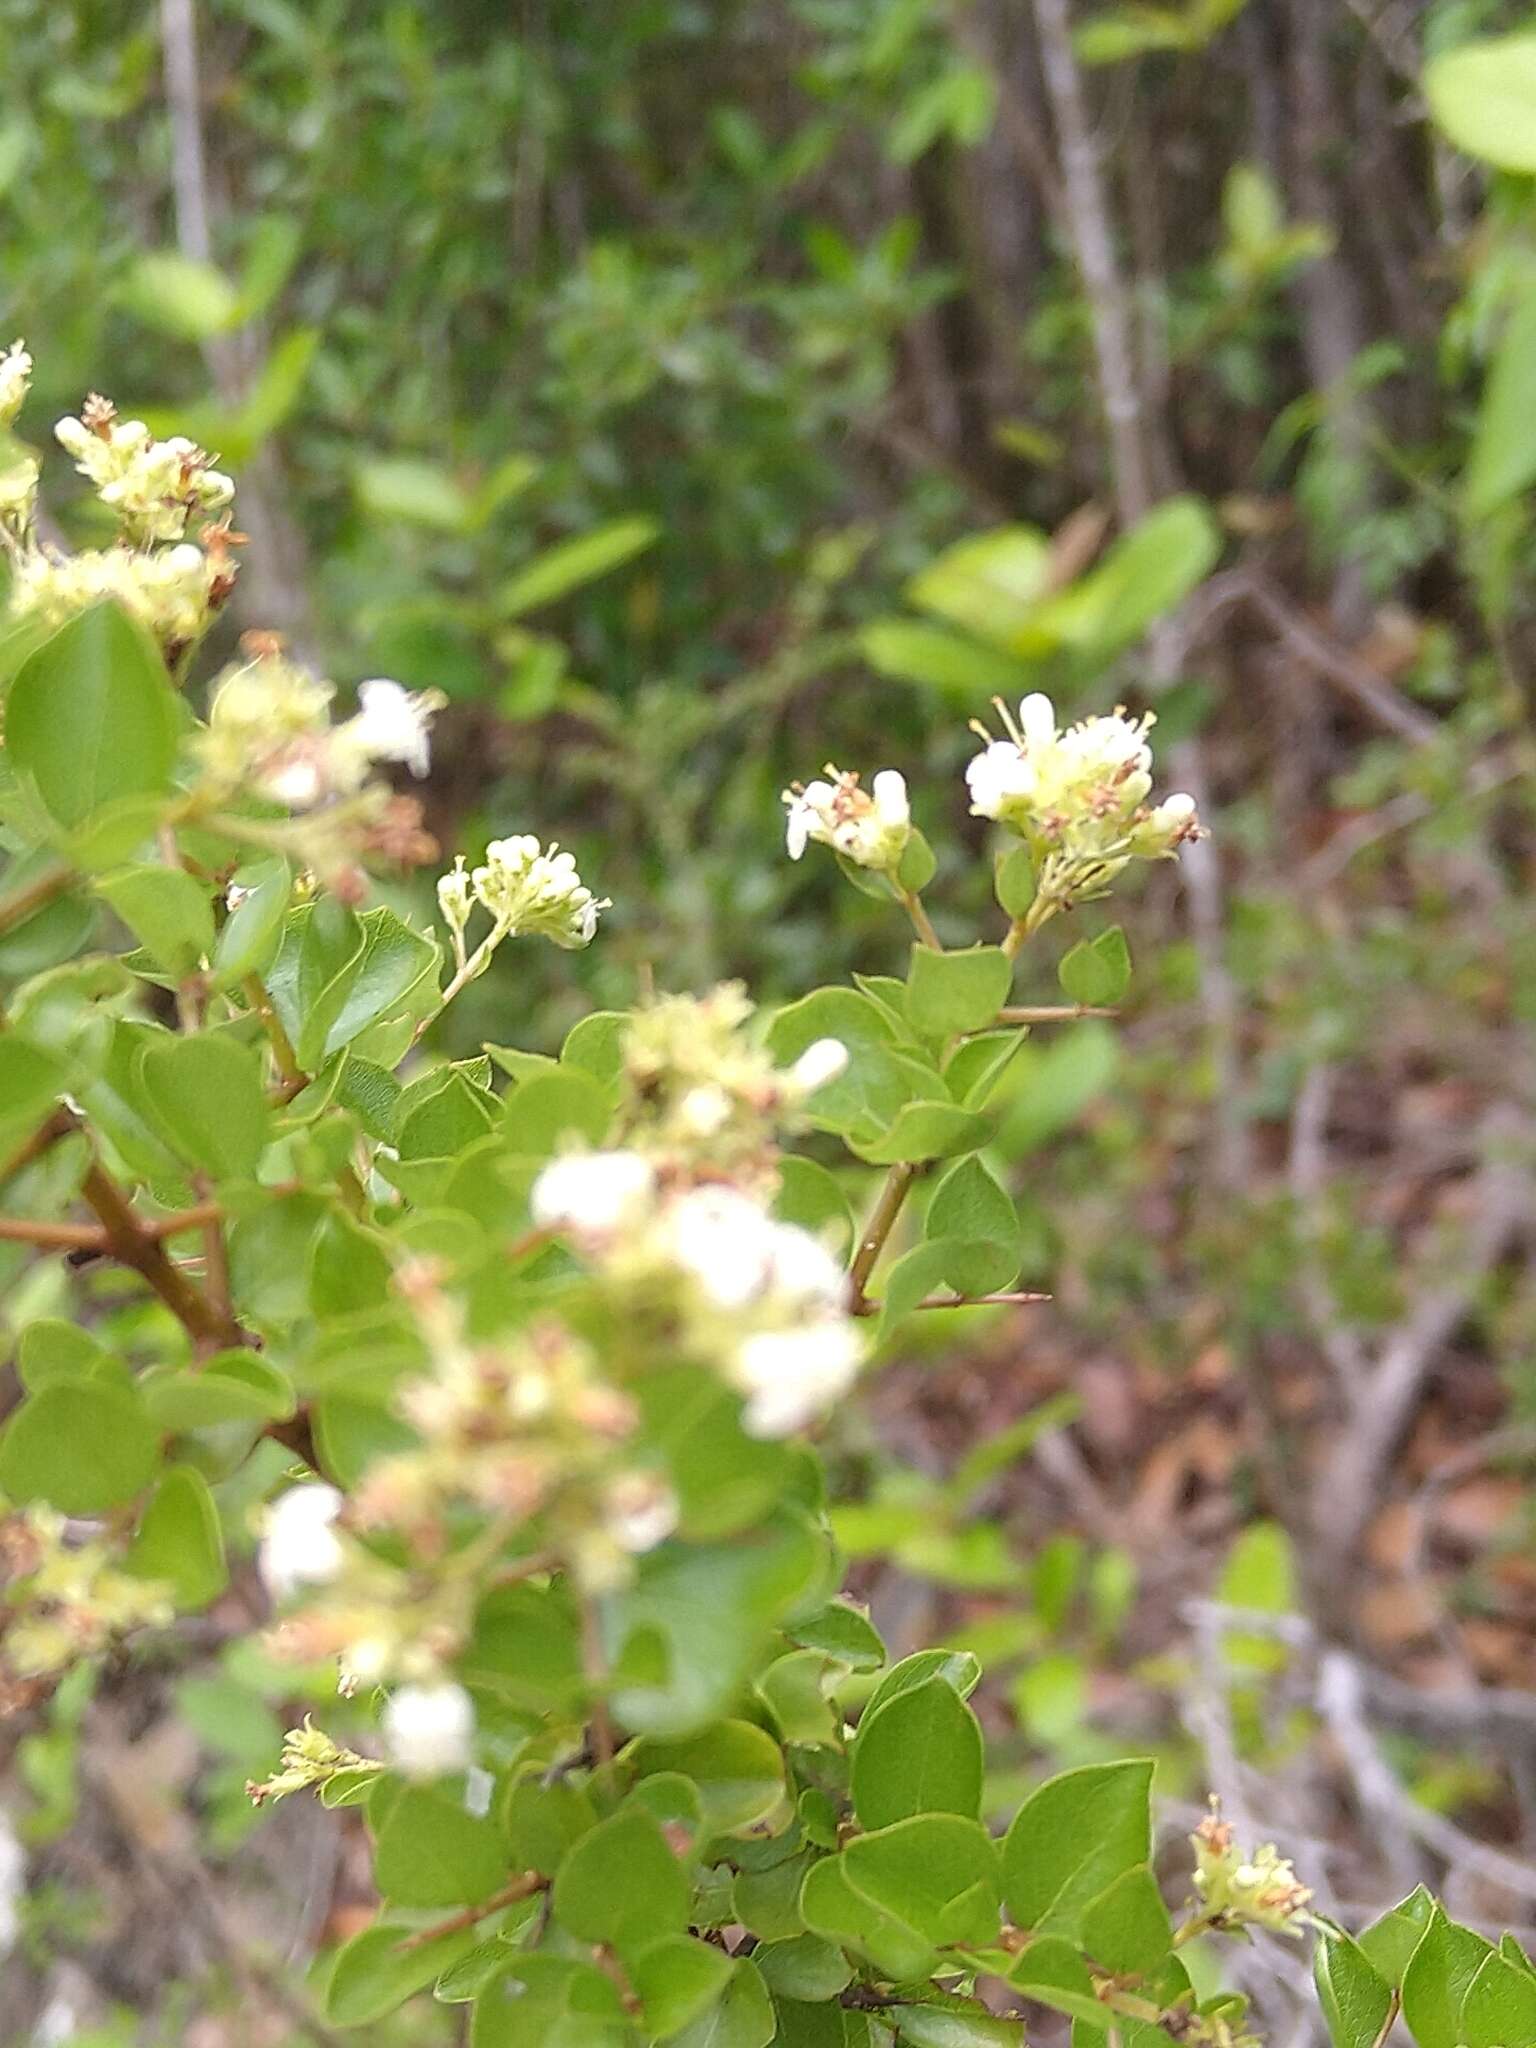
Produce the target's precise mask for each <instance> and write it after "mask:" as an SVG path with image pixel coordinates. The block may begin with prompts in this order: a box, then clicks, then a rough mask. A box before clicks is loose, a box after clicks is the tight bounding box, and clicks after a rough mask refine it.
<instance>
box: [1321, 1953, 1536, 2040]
mask: <svg viewBox="0 0 1536 2048" xmlns="http://www.w3.org/2000/svg"><path fill="white" fill-rule="evenodd" d="M1312 1975H1313V1979H1314V1981H1315V1983H1316V1985H1317V1996H1318V2002H1319V2004H1320V2005H1321V2006H1322V2008H1323V2018H1324V2019H1325V2020H1326V2021H1327V2023H1328V2032H1329V2035H1330V2037H1331V2038H1332V2041H1333V2048H1379V2044H1380V2042H1381V2037H1382V2032H1383V2029H1384V2028H1385V2026H1386V2024H1387V2021H1388V2020H1389V2019H1390V2017H1391V2015H1392V2012H1393V2010H1394V2008H1395V2004H1396V2001H1395V1999H1394V1997H1393V1993H1392V1987H1391V1985H1390V1984H1388V1983H1387V1981H1386V1980H1385V1978H1383V1977H1382V1976H1380V1975H1379V1974H1378V1973H1377V1971H1376V1970H1375V1969H1374V1968H1373V1967H1372V1965H1371V1963H1370V1962H1369V1961H1368V1960H1367V1958H1366V1956H1365V1954H1364V1952H1363V1951H1362V1950H1361V1948H1360V1947H1359V1946H1358V1944H1357V1943H1355V1942H1353V1941H1351V1940H1350V1938H1349V1936H1348V1935H1347V1934H1344V1933H1341V1932H1339V1931H1337V1930H1332V1929H1326V1930H1324V1931H1323V1933H1322V1934H1321V1935H1320V1936H1319V1938H1318V1943H1317V1948H1316V1951H1315V1953H1314V1955H1313V1958H1312ZM1533 1988H1536V1987H1533Z"/></svg>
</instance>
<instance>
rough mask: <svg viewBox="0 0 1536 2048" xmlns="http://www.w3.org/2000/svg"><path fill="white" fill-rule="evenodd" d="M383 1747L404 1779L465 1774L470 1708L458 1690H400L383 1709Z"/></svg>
mask: <svg viewBox="0 0 1536 2048" xmlns="http://www.w3.org/2000/svg"><path fill="white" fill-rule="evenodd" d="M383 1729H384V1746H385V1749H386V1751H387V1752H388V1755H389V1760H390V1762H391V1763H392V1764H393V1765H394V1766H395V1768H396V1770H398V1771H400V1772H402V1773H403V1774H404V1776H406V1777H407V1778H440V1777H446V1776H447V1775H448V1773H449V1772H451V1771H462V1770H465V1769H466V1768H467V1767H468V1765H469V1762H470V1757H471V1753H472V1752H471V1742H472V1739H473V1736H474V1732H475V1709H474V1703H473V1702H472V1700H471V1699H470V1697H469V1694H468V1693H467V1692H466V1691H465V1690H464V1688H463V1686H462V1685H454V1684H453V1683H452V1682H451V1681H449V1680H443V1681H441V1682H440V1683H438V1684H436V1685H402V1686H400V1687H399V1688H398V1690H397V1691H395V1692H393V1693H391V1694H390V1697H389V1704H388V1706H386V1707H385V1709H384V1719H383Z"/></svg>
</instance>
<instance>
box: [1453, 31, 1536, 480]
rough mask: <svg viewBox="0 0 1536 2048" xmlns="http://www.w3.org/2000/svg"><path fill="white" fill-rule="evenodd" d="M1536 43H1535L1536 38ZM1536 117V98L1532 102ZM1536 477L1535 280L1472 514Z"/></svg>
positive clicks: (1493, 375)
mask: <svg viewBox="0 0 1536 2048" xmlns="http://www.w3.org/2000/svg"><path fill="white" fill-rule="evenodd" d="M1532 48H1533V49H1536V40H1533V43H1532ZM1533 117H1536V102H1533ZM1533 479H1536V285H1528V286H1527V287H1526V289H1525V291H1524V292H1523V293H1522V294H1521V296H1520V298H1519V300H1518V302H1517V304H1516V306H1515V309H1514V312H1513V313H1512V314H1511V315H1510V319H1509V324H1508V326H1507V327H1506V328H1505V330H1504V335H1503V338H1502V340H1501V341H1500V343H1499V346H1498V349H1497V350H1496V352H1495V354H1494V358H1493V365H1492V368H1491V369H1490V370H1489V373H1488V382H1487V386H1486V388H1485V389H1484V392H1483V402H1482V404H1481V405H1480V406H1479V407H1478V412H1477V427H1476V431H1475V432H1474V434H1473V436H1472V449H1471V453H1470V454H1469V456H1468V457H1467V467H1466V474H1465V476H1464V477H1463V479H1462V489H1463V491H1464V493H1465V503H1466V510H1467V517H1468V518H1469V519H1486V518H1487V517H1488V516H1489V514H1490V513H1493V512H1496V511H1497V510H1498V509H1499V507H1500V506H1501V505H1503V504H1506V503H1507V502H1508V501H1509V500H1510V499H1511V498H1513V497H1515V496H1516V495H1517V494H1518V493H1519V492H1521V491H1523V490H1525V489H1526V488H1527V487H1528V486H1529V485H1530V483H1531V482H1532V480H1533Z"/></svg>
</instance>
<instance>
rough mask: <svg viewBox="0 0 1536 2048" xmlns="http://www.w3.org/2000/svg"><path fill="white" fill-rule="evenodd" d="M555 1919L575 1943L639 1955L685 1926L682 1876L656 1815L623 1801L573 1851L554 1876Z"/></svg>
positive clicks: (685, 1893) (685, 1897) (685, 1885)
mask: <svg viewBox="0 0 1536 2048" xmlns="http://www.w3.org/2000/svg"><path fill="white" fill-rule="evenodd" d="M553 1899H554V1912H555V1918H556V1919H557V1920H558V1921H559V1923H560V1925H561V1926H562V1927H563V1928H564V1929H565V1930H566V1932H567V1933H568V1934H573V1935H575V1936H576V1937H577V1938H578V1939H579V1940H581V1941H600V1942H605V1943H607V1945H608V1946H609V1947H610V1948H617V1949H623V1950H627V1951H629V1952H631V1953H637V1952H638V1951H639V1950H640V1949H641V1948H642V1947H644V1946H645V1945H646V1944H648V1943H650V1942H653V1941H657V1940H659V1939H660V1938H661V1936H662V1935H666V1934H681V1933H682V1932H683V1931H684V1930H685V1929H686V1927H687V1925H688V1900H689V1891H688V1880H687V1878H686V1877H685V1875H684V1874H683V1868H682V1865H681V1864H680V1863H679V1862H678V1860H677V1858H676V1857H675V1856H674V1855H673V1853H672V1851H671V1849H670V1848H669V1847H668V1846H667V1841H666V1837H665V1836H664V1835H663V1834H662V1832H661V1828H660V1826H659V1825H658V1824H657V1822H656V1820H655V1819H654V1818H653V1817H652V1816H651V1815H650V1814H648V1813H646V1812H644V1811H643V1810H642V1809H641V1808H639V1807H634V1806H629V1807H625V1808H624V1809H622V1811H620V1812H618V1813H615V1814H613V1815H611V1816H610V1817H609V1818H608V1819H607V1820H605V1821H600V1822H599V1823H598V1825H597V1826H596V1827H595V1828H593V1829H592V1830H591V1832H590V1833H588V1834H585V1835H583V1836H582V1838H581V1840H580V1841H579V1842H577V1843H576V1844H575V1846H574V1847H573V1848H572V1849H571V1851H570V1854H569V1855H568V1856H567V1857H566V1859H565V1861H564V1862H563V1863H562V1864H561V1866H560V1870H559V1874H558V1875H557V1876H556V1878H555V1888H554V1893H553Z"/></svg>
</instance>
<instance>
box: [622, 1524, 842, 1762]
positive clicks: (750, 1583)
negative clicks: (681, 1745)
mask: <svg viewBox="0 0 1536 2048" xmlns="http://www.w3.org/2000/svg"><path fill="white" fill-rule="evenodd" d="M825 1563H826V1549H825V1539H824V1538H823V1537H822V1536H820V1535H819V1534H818V1533H817V1532H815V1531H813V1530H812V1529H811V1528H810V1527H809V1526H808V1525H807V1523H806V1522H805V1521H804V1520H803V1519H802V1518H800V1517H799V1516H797V1515H794V1514H791V1513H788V1512H785V1513H781V1514H780V1515H779V1516H776V1517H775V1518H774V1519H773V1520H772V1521H770V1522H768V1523H766V1524H764V1525H763V1526H762V1527H761V1528H760V1529H759V1530H758V1531H757V1532H755V1537H754V1541H753V1542H752V1543H751V1544H750V1545H730V1544H721V1545H709V1546H699V1547H697V1548H695V1547H691V1546H689V1547H684V1546H680V1545H679V1546H675V1547H673V1548H671V1549H670V1550H669V1549H665V1548H664V1549H662V1550H658V1551H652V1552H650V1553H648V1554H647V1556H646V1557H645V1558H644V1559H643V1560H642V1561H641V1564H640V1569H639V1572H638V1575H637V1577H636V1580H635V1583H634V1584H633V1585H632V1586H629V1587H626V1588H625V1589H624V1591H623V1592H622V1593H620V1594H616V1595H615V1596H613V1598H612V1599H611V1601H610V1602H609V1603H608V1610H607V1615H606V1616H605V1620H606V1622H607V1626H608V1630H609V1637H610V1640H609V1649H610V1656H611V1659H612V1666H613V1673H614V1685H613V1694H612V1698H613V1708H614V1712H615V1713H616V1714H617V1716H618V1717H619V1719H620V1720H621V1721H622V1722H623V1723H624V1724H625V1726H626V1727H628V1728H630V1729H632V1730H634V1731H635V1732H637V1733H640V1734H655V1735H664V1736H674V1735H684V1734H691V1733H693V1732H694V1731H696V1730H697V1729H698V1728H700V1727H703V1726H707V1724H708V1723H709V1722H710V1721H714V1720H718V1719H719V1718H720V1717H721V1716H722V1715H723V1714H725V1713H726V1712H727V1711H728V1710H729V1707H730V1705H731V1703H732V1702H733V1700H734V1699H735V1697H736V1695H737V1693H738V1690H739V1688H740V1687H741V1686H742V1685H743V1684H744V1683H745V1682H746V1679H747V1676H748V1673H749V1670H750V1669H751V1667H752V1665H753V1662H754V1659H755V1658H756V1657H757V1656H759V1655H760V1654H761V1651H762V1648H763V1646H764V1644H765V1642H766V1639H767V1637H768V1635H769V1633H770V1631H771V1630H772V1629H773V1628H774V1627H775V1626H776V1625H777V1624H778V1623H779V1622H780V1621H782V1620H783V1619H784V1617H785V1616H786V1614H787V1613H789V1612H790V1611H791V1609H792V1608H793V1607H794V1606H795V1605H796V1604H797V1603H799V1602H800V1601H802V1600H804V1599H805V1597H806V1596H807V1594H809V1593H812V1592H813V1591H814V1589H815V1588H816V1587H817V1586H818V1585H819V1584H820V1583H821V1582H822V1580H823V1577H824V1572H825Z"/></svg>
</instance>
